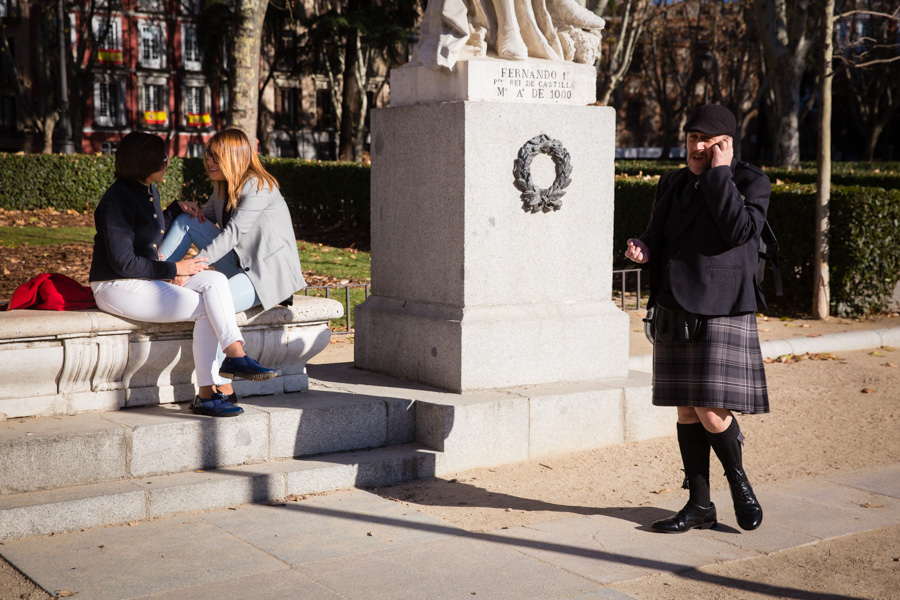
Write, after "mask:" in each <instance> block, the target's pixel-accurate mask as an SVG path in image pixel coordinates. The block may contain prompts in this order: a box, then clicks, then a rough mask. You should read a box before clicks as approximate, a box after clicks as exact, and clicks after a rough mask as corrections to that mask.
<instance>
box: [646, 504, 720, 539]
mask: <svg viewBox="0 0 900 600" xmlns="http://www.w3.org/2000/svg"><path fill="white" fill-rule="evenodd" d="M717 522H718V521H717V520H716V505H715V504H713V503H712V502H710V503H709V506H708V507H706V508H704V507H702V506H697V505H696V504H694V503H693V502H691V501H690V500H688V503H687V504H685V505H684V508H682V509H681V510H679V511H678V512H677V513H676V514H675V515H674V516H671V517H669V518H668V519H661V520H659V521H655V522H654V523H653V525H652V527H653V530H654V531H661V532H663V533H682V532H685V531H690V530H691V529H709V528H711V527H715V526H716V523H717Z"/></svg>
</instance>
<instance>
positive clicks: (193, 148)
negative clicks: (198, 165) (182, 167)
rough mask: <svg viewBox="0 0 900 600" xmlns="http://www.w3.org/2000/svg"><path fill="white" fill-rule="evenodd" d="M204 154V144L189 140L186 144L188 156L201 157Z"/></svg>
mask: <svg viewBox="0 0 900 600" xmlns="http://www.w3.org/2000/svg"><path fill="white" fill-rule="evenodd" d="M205 154H206V144H198V143H197V142H191V143H190V144H188V156H189V157H190V158H203V156H204V155H205Z"/></svg>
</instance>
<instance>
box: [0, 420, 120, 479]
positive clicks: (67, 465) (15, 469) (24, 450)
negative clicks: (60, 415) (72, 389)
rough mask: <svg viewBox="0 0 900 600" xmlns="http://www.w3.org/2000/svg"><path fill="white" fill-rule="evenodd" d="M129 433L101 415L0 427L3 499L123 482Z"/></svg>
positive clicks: (27, 421) (9, 424)
mask: <svg viewBox="0 0 900 600" xmlns="http://www.w3.org/2000/svg"><path fill="white" fill-rule="evenodd" d="M126 434H127V431H126V429H125V428H124V427H121V426H119V425H115V424H112V423H109V422H108V421H105V420H104V419H102V418H101V417H100V416H99V415H75V416H70V417H65V419H10V420H7V421H4V422H3V423H0V494H10V493H20V492H31V491H37V490H44V489H53V488H61V487H67V486H73V485H84V484H88V483H94V482H97V481H109V480H114V479H124V478H126V477H127V476H128V473H127V461H126V453H127V446H128V444H127V439H126Z"/></svg>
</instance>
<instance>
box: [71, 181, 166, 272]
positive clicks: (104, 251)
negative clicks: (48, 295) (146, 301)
mask: <svg viewBox="0 0 900 600" xmlns="http://www.w3.org/2000/svg"><path fill="white" fill-rule="evenodd" d="M181 212H182V211H181V207H180V206H179V205H178V203H177V202H173V203H172V204H171V205H170V206H169V207H168V208H167V209H165V210H163V209H162V206H161V205H160V201H159V191H158V190H157V189H156V187H154V186H152V185H150V186H146V185H144V184H142V183H126V182H125V181H124V180H122V179H116V181H115V183H113V184H112V185H111V186H109V189H108V190H106V193H105V194H103V198H102V199H101V200H100V204H98V205H97V210H95V211H94V226H95V227H96V228H97V235H95V236H94V256H93V259H92V260H91V272H90V276H89V279H90V281H109V280H111V279H174V278H175V274H176V267H175V263H170V262H161V261H160V260H159V246H160V244H162V240H163V237H165V235H166V231H167V230H168V229H169V225H170V224H171V223H172V219H174V218H175V217H177V216H178V215H180V214H181Z"/></svg>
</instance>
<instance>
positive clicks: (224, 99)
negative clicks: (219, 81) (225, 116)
mask: <svg viewBox="0 0 900 600" xmlns="http://www.w3.org/2000/svg"><path fill="white" fill-rule="evenodd" d="M219 112H220V113H225V112H228V87H227V86H225V85H220V86H219Z"/></svg>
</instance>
